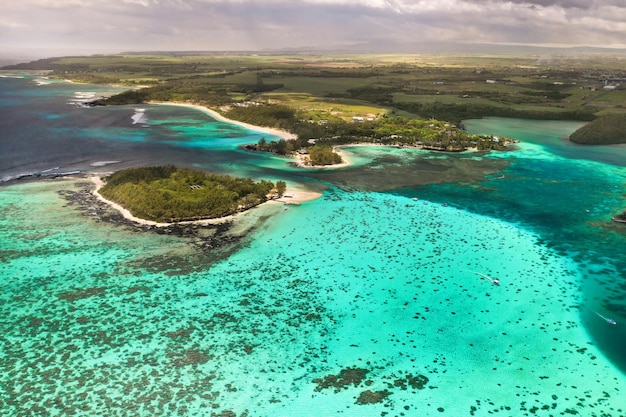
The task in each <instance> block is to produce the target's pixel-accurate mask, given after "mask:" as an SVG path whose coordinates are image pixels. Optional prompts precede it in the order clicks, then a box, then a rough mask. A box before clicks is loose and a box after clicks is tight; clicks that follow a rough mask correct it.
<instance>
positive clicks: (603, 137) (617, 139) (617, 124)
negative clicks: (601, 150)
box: [570, 114, 626, 145]
mask: <svg viewBox="0 0 626 417" xmlns="http://www.w3.org/2000/svg"><path fill="white" fill-rule="evenodd" d="M570 140H571V141H572V142H575V143H580V144H584V145H610V144H615V143H624V142H626V115H623V114H611V115H607V116H602V117H599V118H598V119H596V120H594V121H593V122H591V123H588V124H586V125H585V126H583V127H581V128H580V129H578V130H577V131H576V132H574V133H572V135H571V136H570Z"/></svg>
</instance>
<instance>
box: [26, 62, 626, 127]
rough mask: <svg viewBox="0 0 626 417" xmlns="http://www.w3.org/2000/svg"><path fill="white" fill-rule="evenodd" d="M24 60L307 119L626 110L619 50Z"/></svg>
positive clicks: (92, 78) (84, 76)
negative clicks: (275, 107)
mask: <svg viewBox="0 0 626 417" xmlns="http://www.w3.org/2000/svg"><path fill="white" fill-rule="evenodd" d="M22 68H32V69H52V70H54V73H53V74H54V76H57V77H62V78H69V79H73V80H77V81H88V82H106V83H122V84H127V85H129V86H138V85H148V86H159V87H160V88H161V89H164V88H165V87H164V86H167V85H171V86H172V88H179V89H182V90H185V89H186V90H187V91H191V90H194V91H196V92H199V93H198V94H191V95H188V96H185V94H178V95H176V97H182V98H183V99H184V98H185V97H188V99H189V100H195V101H199V102H202V103H203V104H206V105H209V106H215V107H217V106H218V105H223V104H224V103H229V102H238V101H258V102H272V103H280V104H285V105H288V106H290V107H292V108H294V109H295V110H296V111H298V112H300V114H301V116H302V117H303V118H309V119H311V120H323V119H327V118H332V117H338V118H342V119H344V120H349V119H350V118H352V117H377V116H380V115H383V114H388V113H394V114H403V115H409V116H410V115H413V116H424V115H423V114H420V113H423V112H427V113H428V116H429V117H430V116H432V117H436V118H443V119H446V118H447V120H450V119H454V118H462V117H465V116H466V115H467V112H463V111H460V110H459V109H460V108H473V109H474V110H473V113H472V114H471V115H472V116H481V115H484V116H487V115H490V113H493V112H496V113H498V112H504V113H506V114H512V115H516V114H519V116H520V117H539V116H540V115H541V113H542V112H543V113H544V114H547V115H553V116H554V117H556V118H569V119H571V118H575V117H577V115H580V114H586V116H585V118H587V119H589V118H592V117H594V116H599V115H605V114H623V113H626V107H625V103H626V89H622V88H621V86H620V87H618V88H616V89H615V90H607V89H605V88H604V87H605V84H608V85H611V84H614V85H617V84H619V83H620V81H618V80H626V67H625V66H624V57H623V56H619V55H615V56H611V55H602V56H600V55H592V54H589V55H581V56H577V57H566V56H556V57H554V56H552V57H538V56H530V55H529V56H520V57H514V56H495V55H494V56H490V55H480V56H479V55H469V54H468V55H464V56H458V55H457V56H448V55H409V54H389V55H367V54H327V55H323V54H315V53H301V54H269V53H266V54H264V53H258V54H253V53H247V54H244V53H242V54H234V53H228V54H226V53H183V52H180V53H162V54H156V53H155V54H146V55H141V54H126V55H101V56H90V57H64V58H51V59H46V60H41V61H37V62H34V63H32V64H30V65H24V66H22ZM181 86H184V88H182V87H181ZM203 91H206V92H207V93H206V95H207V98H206V100H205V99H203V97H202V94H203V93H202V92H203ZM216 97H221V98H220V99H219V100H218V99H217V98H216ZM474 113H476V114H474ZM451 121H455V122H456V121H458V120H451Z"/></svg>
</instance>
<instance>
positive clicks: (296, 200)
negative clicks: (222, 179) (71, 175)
mask: <svg viewBox="0 0 626 417" xmlns="http://www.w3.org/2000/svg"><path fill="white" fill-rule="evenodd" d="M89 179H90V180H91V182H92V183H93V184H94V186H95V187H94V189H93V191H92V194H93V195H94V197H96V198H97V199H98V200H99V201H101V202H103V203H105V204H107V205H108V206H109V207H111V208H113V209H115V210H117V211H118V212H119V213H120V214H121V215H122V216H123V217H124V218H125V219H126V220H130V221H132V222H134V223H137V224H139V225H142V226H154V227H168V226H171V225H173V224H198V225H209V224H221V223H226V222H231V221H236V220H237V219H239V218H241V217H242V215H244V214H245V213H249V212H251V211H253V210H254V209H256V208H259V207H261V206H266V205H269V204H283V205H299V204H301V203H304V202H307V201H312V200H315V199H317V198H319V197H321V196H322V193H320V192H314V191H308V190H305V189H303V188H301V187H298V186H295V187H293V188H292V190H290V191H287V192H285V194H283V196H282V197H278V198H274V199H271V200H268V201H266V202H264V203H261V204H259V205H258V206H255V207H253V208H251V209H249V210H246V211H242V212H239V213H235V214H231V215H228V216H224V217H218V218H211V219H201V220H189V221H182V222H176V223H166V222H155V221H152V220H146V219H142V218H139V217H136V216H133V214H132V213H131V212H130V211H129V210H128V209H126V208H124V207H123V206H121V205H119V204H117V203H116V202H114V201H111V200H108V199H107V198H105V197H104V196H103V195H102V194H100V192H99V190H100V189H101V188H102V187H103V186H104V181H103V180H102V177H101V176H100V175H98V174H91V175H90V176H89Z"/></svg>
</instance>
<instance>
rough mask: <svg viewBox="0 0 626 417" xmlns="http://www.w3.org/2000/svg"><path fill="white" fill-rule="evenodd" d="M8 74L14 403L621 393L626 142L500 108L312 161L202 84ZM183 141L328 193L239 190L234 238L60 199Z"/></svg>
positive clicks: (205, 156) (25, 409)
mask: <svg viewBox="0 0 626 417" xmlns="http://www.w3.org/2000/svg"><path fill="white" fill-rule="evenodd" d="M2 75H3V77H0V178H1V181H2V184H1V185H0V276H1V277H2V278H1V279H2V283H3V291H2V292H0V386H2V387H3V389H2V390H0V409H1V410H2V413H0V414H2V415H3V416H4V415H6V416H16V417H17V416H27V415H33V416H34V415H49V416H64V415H81V416H83V415H84V416H155V415H160V416H166V415H172V416H174V415H176V416H186V415H188V416H219V415H223V416H331V415H341V416H359V417H360V416H380V415H389V416H392V415H393V416H396V415H397V416H401V415H406V416H409V415H421V416H435V415H449V416H460V415H476V416H485V415H491V414H498V415H505V416H521V415H539V416H550V415H564V414H579V415H584V416H624V415H626V406H625V405H624V404H626V403H625V402H624V400H623V397H624V392H625V391H626V349H624V346H626V303H625V300H626V272H625V271H626V251H625V250H624V248H625V247H626V245H625V244H626V227H624V225H622V224H618V223H615V222H612V221H611V217H612V216H614V215H616V214H618V213H620V212H622V211H623V210H625V209H626V198H625V197H626V146H624V145H619V146H601V147H589V146H580V145H575V144H572V143H570V142H569V141H568V140H567V136H568V135H569V134H571V133H572V132H573V131H575V130H576V129H577V128H578V127H580V126H582V123H577V122H563V121H531V120H518V119H503V118H486V119H481V120H468V121H465V123H464V124H465V126H466V129H467V130H469V131H470V132H472V133H485V134H494V135H500V136H511V137H514V138H517V139H519V140H520V144H519V146H517V147H516V148H515V149H514V150H510V151H507V152H499V153H477V152H463V153H459V154H445V153H433V152H425V151H421V150H415V149H395V148H383V147H368V146H357V147H349V148H345V149H344V150H343V151H344V152H345V153H346V155H348V156H349V158H350V160H351V161H353V164H352V165H351V166H349V167H346V168H341V169H329V170H315V169H302V168H295V167H294V166H292V165H291V164H290V160H289V159H286V158H281V157H277V156H274V155H269V154H263V153H250V152H246V151H244V150H242V149H241V145H243V144H246V143H253V142H257V141H258V140H259V139H260V138H261V137H266V138H267V139H268V140H271V139H273V138H272V137H268V135H267V134H264V133H262V132H258V131H254V130H249V129H246V128H242V127H240V126H237V125H234V124H229V123H225V122H218V121H216V120H214V119H212V118H211V117H210V116H209V115H207V114H206V113H204V112H201V111H198V110H196V109H193V108H187V107H180V106H168V105H146V106H143V107H142V108H141V109H137V108H135V107H132V106H119V107H96V108H89V107H83V106H80V105H78V104H80V101H81V100H85V99H88V98H91V97H95V96H99V95H106V94H110V93H113V92H115V91H120V88H119V87H111V86H95V85H85V84H72V83H69V82H64V81H55V80H49V79H46V78H44V77H41V76H38V75H34V74H9V73H3V74H2ZM170 163H171V164H177V165H183V166H190V167H196V168H201V169H204V170H208V171H212V172H218V173H228V174H232V175H241V176H251V177H255V178H266V179H270V180H277V179H280V180H285V181H286V182H287V184H288V187H292V188H298V189H310V190H314V191H320V192H322V196H321V197H320V198H318V199H316V200H314V201H309V202H306V203H303V204H301V205H281V204H274V205H270V206H265V207H263V208H258V209H254V210H252V211H251V212H250V213H247V214H245V215H244V216H242V219H241V220H240V221H241V222H242V223H245V224H247V226H248V228H247V229H246V230H247V232H246V233H245V236H244V237H242V240H241V241H240V244H239V245H238V246H237V247H236V248H235V249H233V250H231V251H230V252H228V253H225V254H221V255H220V256H213V254H212V253H211V252H210V251H208V252H207V251H206V249H203V250H200V249H199V248H198V245H197V244H195V243H197V242H195V241H193V239H192V238H190V237H186V236H174V235H169V234H167V233H154V232H151V231H148V230H147V229H146V230H144V229H141V228H139V227H137V228H133V227H128V226H127V225H123V224H116V223H111V222H103V221H100V220H99V218H98V216H96V215H94V210H95V209H92V208H84V207H83V208H81V207H78V206H76V205H72V204H69V203H68V200H67V195H68V192H76V191H79V190H81V189H84V188H85V187H88V186H89V183H88V181H86V180H85V178H84V177H83V176H85V175H89V174H93V173H98V174H103V175H104V174H106V173H107V172H110V171H113V170H117V169H121V168H125V167H131V166H141V165H156V164H170ZM68 172H76V173H77V175H75V176H73V177H69V178H68V177H65V176H60V177H58V178H57V177H56V176H57V175H58V174H62V173H68ZM17 178H20V179H17ZM487 278H489V279H487ZM493 278H497V279H498V280H499V282H500V285H499V286H496V285H493V284H492V282H491V281H490V279H493ZM609 318H610V319H613V320H615V321H616V322H617V324H616V325H613V324H610V323H609V322H608V321H607V319H609Z"/></svg>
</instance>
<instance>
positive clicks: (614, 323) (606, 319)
mask: <svg viewBox="0 0 626 417" xmlns="http://www.w3.org/2000/svg"><path fill="white" fill-rule="evenodd" d="M594 313H596V314H597V315H598V316H600V317H602V318H603V319H604V321H606V322H607V323H609V324H612V325H616V324H617V322H616V321H615V320H614V319H612V318H610V317H604V316H603V315H602V314H600V313H598V312H597V311H594Z"/></svg>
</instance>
